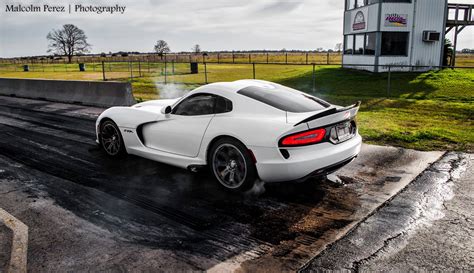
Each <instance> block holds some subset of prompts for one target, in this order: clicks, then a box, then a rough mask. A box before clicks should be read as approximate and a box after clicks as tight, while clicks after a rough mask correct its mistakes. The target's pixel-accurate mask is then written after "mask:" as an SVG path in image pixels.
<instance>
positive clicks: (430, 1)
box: [342, 0, 448, 72]
mask: <svg viewBox="0 0 474 273" xmlns="http://www.w3.org/2000/svg"><path fill="white" fill-rule="evenodd" d="M447 14H448V3H447V0H346V9H345V13H344V55H343V61H342V62H343V66H344V67H347V68H354V69H363V70H369V71H373V72H383V71H387V70H388V66H389V65H395V66H396V65H401V66H428V67H430V66H436V67H437V66H441V65H442V64H443V51H444V37H445V32H446V20H447ZM357 65H358V66H357ZM361 65H368V66H361ZM391 69H392V70H397V71H409V70H427V69H429V68H427V67H425V68H410V67H403V68H402V67H398V68H396V67H392V68H391Z"/></svg>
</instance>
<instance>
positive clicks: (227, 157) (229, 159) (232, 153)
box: [208, 138, 257, 191]
mask: <svg viewBox="0 0 474 273" xmlns="http://www.w3.org/2000/svg"><path fill="white" fill-rule="evenodd" d="M208 162H209V165H210V168H211V171H212V173H213V174H214V176H215V177H216V179H217V181H218V182H219V183H220V184H221V185H222V186H224V187H225V188H226V189H228V190H232V191H245V190H248V189H250V188H251V187H252V186H253V185H254V183H255V180H256V179H257V170H256V168H255V164H254V162H253V160H252V156H251V155H250V152H249V151H248V149H247V148H246V147H245V145H243V144H242V143H241V142H239V141H237V140H235V139H232V138H223V139H220V140H218V141H217V142H216V143H214V145H212V148H211V151H210V154H209V160H208Z"/></svg>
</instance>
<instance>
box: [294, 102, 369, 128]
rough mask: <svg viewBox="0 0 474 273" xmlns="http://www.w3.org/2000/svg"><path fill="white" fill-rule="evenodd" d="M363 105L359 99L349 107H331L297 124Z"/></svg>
mask: <svg viewBox="0 0 474 273" xmlns="http://www.w3.org/2000/svg"><path fill="white" fill-rule="evenodd" d="M360 105H361V102H360V101H358V102H357V103H355V104H353V105H349V106H347V107H343V108H339V109H338V108H335V107H333V108H329V109H327V110H325V111H323V112H320V113H317V114H316V115H314V116H311V117H309V118H306V119H304V120H302V121H300V122H298V123H296V124H295V126H298V125H300V124H302V123H306V122H308V121H312V120H315V119H318V118H322V117H327V116H330V115H334V114H337V113H340V112H344V111H347V110H351V109H354V108H358V107H360Z"/></svg>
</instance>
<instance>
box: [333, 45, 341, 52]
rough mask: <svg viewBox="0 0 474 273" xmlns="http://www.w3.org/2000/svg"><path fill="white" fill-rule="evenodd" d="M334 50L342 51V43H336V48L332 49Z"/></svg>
mask: <svg viewBox="0 0 474 273" xmlns="http://www.w3.org/2000/svg"><path fill="white" fill-rule="evenodd" d="M334 50H335V51H337V52H341V51H342V43H337V44H336V46H335V47H334Z"/></svg>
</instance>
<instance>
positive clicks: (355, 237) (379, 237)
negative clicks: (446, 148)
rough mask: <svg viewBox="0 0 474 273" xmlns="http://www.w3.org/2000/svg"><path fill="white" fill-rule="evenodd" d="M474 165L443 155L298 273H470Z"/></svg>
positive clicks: (467, 158)
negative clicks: (342, 272)
mask: <svg viewBox="0 0 474 273" xmlns="http://www.w3.org/2000/svg"><path fill="white" fill-rule="evenodd" d="M473 162H474V155H472V154H462V153H447V154H445V155H444V156H443V158H442V159H441V160H439V161H438V162H436V163H434V164H432V165H431V166H430V167H429V168H428V169H427V170H426V171H425V172H423V173H422V174H421V175H420V176H419V177H418V178H417V179H416V180H415V181H414V182H412V183H411V184H409V185H408V186H407V187H406V188H405V189H404V190H403V191H402V192H401V193H399V194H398V195H396V196H395V197H394V198H393V199H392V200H390V201H389V202H387V203H385V205H384V206H383V207H381V208H380V209H378V210H377V211H376V212H374V213H373V214H372V215H371V216H370V217H368V218H367V219H366V220H365V221H363V222H362V223H361V224H360V225H359V226H358V227H357V228H355V229H353V230H352V231H351V232H350V233H349V234H348V235H347V236H346V237H344V238H343V239H341V240H339V241H337V242H336V243H334V244H333V245H331V246H330V247H329V248H327V249H326V250H325V251H323V252H322V253H320V254H319V255H318V256H317V257H315V258H314V259H313V260H312V261H311V262H310V263H308V264H307V265H306V266H305V268H304V269H303V270H302V271H303V272H311V271H321V270H350V271H378V272H380V271H382V272H387V271H400V270H402V271H420V270H423V271H447V270H449V271H452V270H454V271H459V270H466V271H472V270H474V222H473V221H474V183H473V182H474V180H473V177H474V170H473Z"/></svg>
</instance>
